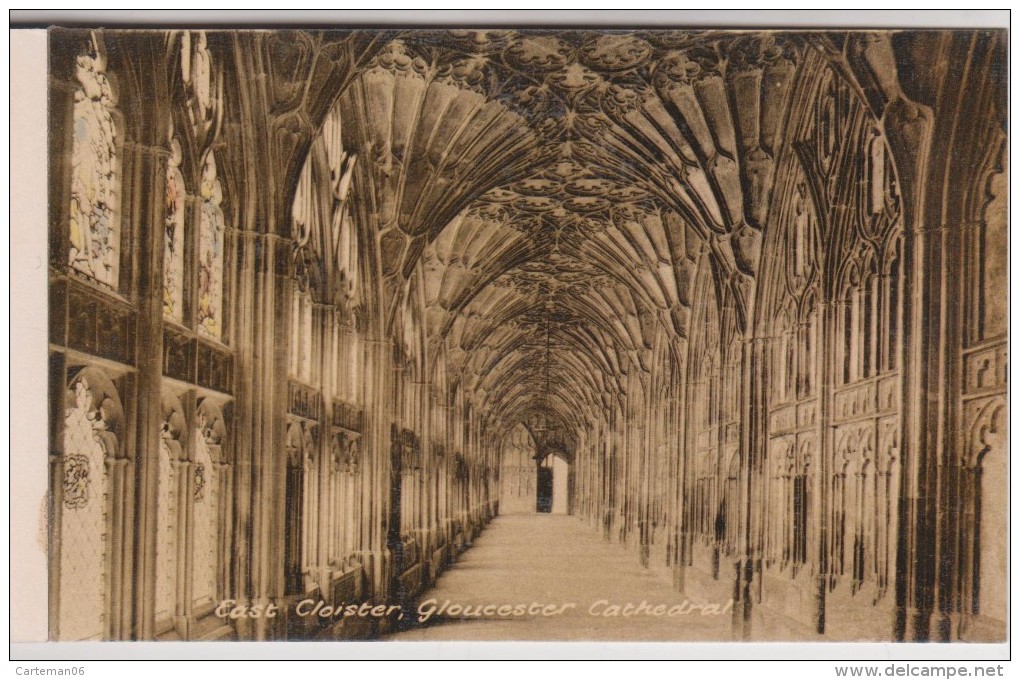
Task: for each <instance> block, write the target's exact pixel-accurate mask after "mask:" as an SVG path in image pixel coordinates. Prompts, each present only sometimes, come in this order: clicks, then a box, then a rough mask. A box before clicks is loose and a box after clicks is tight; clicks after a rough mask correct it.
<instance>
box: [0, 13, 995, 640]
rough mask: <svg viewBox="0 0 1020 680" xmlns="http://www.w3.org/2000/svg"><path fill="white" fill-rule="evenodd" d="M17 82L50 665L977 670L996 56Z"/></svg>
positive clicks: (986, 562) (236, 51) (215, 62)
mask: <svg viewBox="0 0 1020 680" xmlns="http://www.w3.org/2000/svg"><path fill="white" fill-rule="evenodd" d="M46 53H47V60H48V74H49V77H48V81H47V83H46V88H45V89H46V92H45V98H46V107H47V108H46V110H47V113H46V114H45V115H46V125H47V129H48V136H47V139H48V160H47V161H46V163H47V165H46V172H47V173H48V182H47V189H46V190H47V196H46V201H47V203H48V232H47V242H48V246H47V249H48V288H47V302H46V304H47V309H48V311H47V312H46V314H47V324H48V331H47V332H48V337H47V347H48V365H47V371H48V383H47V384H48V392H47V397H46V401H47V403H48V413H47V416H46V418H47V421H48V423H49V427H48V431H47V437H48V446H49V456H48V468H47V472H46V475H47V479H46V482H45V484H46V495H45V499H39V498H34V499H33V500H32V501H31V507H32V508H33V510H34V508H37V507H41V511H40V513H39V516H40V518H41V519H40V520H39V522H40V528H39V531H38V534H39V536H38V540H36V538H35V537H34V536H33V537H32V539H31V541H30V544H29V549H30V550H32V551H35V552H37V553H38V554H39V558H38V560H39V562H38V563H39V564H45V571H46V576H45V578H44V579H43V581H42V582H43V583H44V584H45V585H44V588H45V590H46V592H45V594H44V596H43V601H44V602H45V603H46V605H45V607H46V609H45V611H46V616H45V626H46V634H45V637H46V639H48V640H50V641H54V642H81V641H114V642H115V641H150V642H151V641H185V642H187V641H190V642H194V641H260V642H261V641H271V642H276V641H322V642H334V643H336V642H348V641H350V642H357V641H386V642H418V641H421V642H435V641H502V642H506V641H518V642H519V641H574V642H603V641H605V642H711V643H729V644H732V645H734V646H739V645H740V643H746V642H854V643H856V642H907V643H909V642H956V643H1002V642H1005V641H1006V640H1007V628H1008V620H1009V619H1008V610H1007V607H1008V581H1009V579H1008V567H1007V565H1008V562H1009V554H1008V553H1009V551H1008V546H1009V534H1008V529H1009V494H1008V481H1009V480H1008V462H1007V457H1008V434H1007V425H1008V399H1007V372H1008V366H1007V356H1008V344H1007V338H1008V310H1007V302H1008V254H1007V253H1008V250H1007V187H1008V174H1007V173H1008V163H1007V149H1008V141H1009V139H1008V110H1007V65H1008V64H1007V32H1006V31H1005V30H999V29H962V28H955V29H945V30H941V29H940V30H914V29H895V30H877V29H868V30H860V29H837V28H827V29H817V30H814V29H813V30H804V29H802V28H797V27H791V28H789V29H785V28H781V27H775V26H770V27H768V30H766V29H750V28H741V29H739V30H736V29H726V28H705V27H694V28H689V27H688V28H683V27H645V28H629V27H597V26H596V27H587V28H573V27H566V26H562V27H561V26H553V27H545V28H535V27H527V26H520V27H515V26H512V25H507V26H500V27H495V28H494V27H488V28H486V27H481V28H474V27H463V26H461V27H436V26H432V27H424V26H423V27H418V28H414V27H408V26H375V27H368V26H348V27H339V26H301V27H297V26H293V27H283V26H277V27H272V28H255V29H252V28H227V27H223V26H216V27H213V26H210V27H206V28H201V27H197V26H194V25H193V26H189V27H187V28H179V27H174V26H165V27H159V28H137V27H136V28H99V27H88V26H81V25H78V26H71V27H67V28H59V27H53V28H50V29H49V30H48V33H47V48H46ZM37 115H38V116H42V113H41V112H39V113H38V114H37ZM40 162H41V161H40ZM39 224H40V228H42V227H41V224H42V223H41V222H40V223H39ZM40 422H42V419H41V416H40ZM36 457H37V458H39V460H40V461H41V460H42V458H41V456H36ZM16 484H17V479H16V478H12V485H16ZM40 504H41V505H40ZM40 578H43V577H42V576H40ZM14 585H15V587H17V584H14ZM17 629H18V621H17V619H16V617H15V620H14V621H13V625H12V631H13V634H14V637H15V639H17V637H18V635H17Z"/></svg>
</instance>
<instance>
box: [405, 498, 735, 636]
mask: <svg viewBox="0 0 1020 680" xmlns="http://www.w3.org/2000/svg"><path fill="white" fill-rule="evenodd" d="M704 595H705V594H704V593H701V594H698V595H691V594H688V595H682V594H679V593H677V592H676V590H675V589H674V588H673V586H672V583H671V577H670V573H669V570H666V569H661V570H660V569H655V568H650V569H649V568H644V567H642V566H641V564H640V562H639V561H638V560H637V559H635V556H634V553H633V551H630V550H627V549H626V548H625V547H624V546H621V545H620V544H619V543H616V542H608V541H605V540H603V538H602V536H601V535H599V534H598V533H597V532H596V530H595V528H594V527H591V526H589V525H587V524H586V523H584V522H583V521H581V520H579V519H578V518H576V517H571V516H566V515H549V514H541V513H534V514H514V515H501V516H498V517H496V518H495V519H494V520H493V521H492V522H491V523H490V524H489V526H488V527H487V528H486V529H485V531H484V532H482V534H481V535H480V536H479V537H478V538H477V539H476V541H475V543H474V545H473V546H472V547H471V548H469V549H468V550H467V551H466V552H465V553H464V554H463V556H462V557H461V559H460V560H459V561H458V562H457V563H456V564H455V565H454V566H452V567H451V568H450V569H449V571H447V572H445V573H444V574H443V575H441V576H440V577H439V579H438V581H437V583H436V586H435V587H434V588H432V589H430V590H427V591H426V592H425V593H423V594H422V595H421V596H420V597H419V607H418V608H417V609H416V611H415V612H414V616H413V617H411V618H412V626H411V627H409V628H408V629H407V630H404V631H402V632H398V633H395V634H393V635H392V636H390V637H389V639H393V640H399V641H402V642H417V641H438V640H571V641H617V642H626V641H644V642H649V641H678V640H684V641H719V640H729V639H730V638H731V621H732V611H733V606H732V604H730V603H729V600H728V599H727V600H724V601H719V600H717V599H716V598H711V597H708V598H706V597H705V596H704ZM446 602H449V604H448V605H447V607H446V609H450V608H452V607H453V606H454V605H460V606H461V607H463V608H464V612H463V613H460V614H459V616H448V615H446V614H445V611H444V613H443V614H440V613H439V611H440V607H442V606H443V605H444V603H446ZM642 602H645V603H646V604H647V605H648V606H647V607H644V608H641V607H640V605H641V604H642ZM628 604H631V605H632V608H631V609H627V610H626V611H627V612H628V613H630V612H635V613H630V615H625V614H624V608H625V607H626V606H627V605H628ZM486 605H496V611H495V612H494V613H490V614H489V615H486V614H485V612H484V609H483V610H482V611H481V612H479V607H482V608H484V607H485V606H486ZM505 605H511V606H513V607H516V608H517V610H518V611H520V608H521V606H522V605H526V606H527V607H528V608H532V605H541V607H538V606H536V607H534V608H533V610H534V611H536V612H538V613H535V614H530V613H528V614H525V615H523V616H517V615H515V614H514V613H512V612H511V613H510V614H509V615H504V616H500V615H499V607H501V606H505ZM571 605H573V606H571ZM655 607H660V609H659V611H660V614H659V615H658V616H656V615H655V614H654V611H655ZM547 608H548V609H547ZM639 608H640V609H639ZM670 610H672V616H671V615H670ZM433 611H434V613H432V612H433ZM454 611H455V612H456V611H457V610H456V609H454ZM491 611H492V609H491V608H490V612H491ZM504 611H506V610H504ZM545 611H548V612H549V613H548V614H544V613H543V612H545ZM430 613H431V616H428V618H427V619H426V621H425V622H424V623H423V624H420V625H417V620H418V619H419V618H421V617H422V616H427V615H428V614H430ZM479 614H481V615H479Z"/></svg>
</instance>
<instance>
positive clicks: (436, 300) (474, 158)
mask: <svg viewBox="0 0 1020 680" xmlns="http://www.w3.org/2000/svg"><path fill="white" fill-rule="evenodd" d="M812 52H817V49H816V48H814V47H811V46H809V45H806V44H805V43H803V42H802V41H801V39H800V38H799V37H797V36H795V35H783V34H761V33H758V34H754V35H751V34H747V35H743V34H739V33H732V32H730V33H726V34H722V33H714V32H669V31H667V32H654V31H646V32H633V33H605V32H599V33H595V32H585V31H579V32H556V33H555V34H554V33H545V32H515V31H469V30H458V31H449V32H435V33H414V34H408V35H406V36H400V37H398V38H397V39H394V40H392V41H391V42H389V43H388V44H387V45H385V46H384V47H382V48H381V50H380V51H379V53H378V54H377V55H376V56H375V57H374V58H373V60H372V62H371V63H370V64H369V65H368V68H366V69H365V70H364V71H363V72H362V73H361V74H360V75H359V76H358V77H356V78H355V80H354V82H353V84H352V87H350V88H349V89H348V90H347V91H346V92H345V93H344V94H343V95H342V96H341V99H340V101H339V106H340V110H341V115H342V117H343V118H344V119H345V120H346V121H355V122H356V125H353V126H349V127H347V128H345V146H348V147H349V148H355V149H359V150H360V151H361V153H362V157H363V158H365V159H366V160H365V161H364V162H365V164H366V165H367V166H368V172H365V173H364V174H363V175H362V176H361V183H360V191H361V193H362V195H363V196H366V197H367V198H368V200H367V201H366V205H367V206H368V207H367V208H366V209H365V211H366V212H365V217H366V219H369V220H373V221H374V223H375V224H374V226H375V228H376V233H378V234H379V244H380V245H379V248H380V255H381V261H382V268H383V276H384V277H385V289H386V294H387V299H388V300H389V303H390V309H389V310H386V313H387V314H388V315H389V317H390V318H393V317H394V316H395V314H396V312H397V309H398V308H399V306H400V305H401V304H402V303H403V302H406V300H407V299H408V293H407V290H408V289H409V285H408V281H409V280H410V281H411V285H420V286H423V287H424V290H423V291H422V292H423V294H424V299H425V302H426V306H427V308H426V318H425V319H424V324H425V325H426V336H427V338H428V342H429V343H430V345H431V346H432V348H433V349H436V348H439V347H441V346H442V347H445V349H446V356H447V366H446V368H447V370H448V371H449V375H451V376H455V377H454V378H453V379H452V380H453V381H454V382H457V383H459V384H460V386H461V387H462V388H463V389H464V390H465V391H466V392H467V393H469V394H471V395H472V399H474V403H476V404H477V405H478V407H479V408H480V409H481V410H482V411H484V412H487V413H489V414H491V416H492V418H493V419H494V420H495V421H498V422H501V423H503V424H504V426H505V427H510V426H512V424H513V423H515V422H519V421H523V422H533V421H535V420H536V418H538V419H551V421H552V422H553V423H554V426H553V428H552V429H558V430H561V431H563V432H568V431H573V430H575V429H576V428H577V427H579V426H581V425H582V424H583V423H584V422H586V421H588V422H592V421H594V420H595V418H594V417H591V415H592V414H593V409H599V408H603V407H606V406H608V405H609V402H610V401H612V400H613V399H614V398H615V397H617V396H619V395H621V394H623V393H624V392H625V391H626V389H627V379H628V377H631V378H633V377H634V376H637V378H638V379H644V378H643V375H644V374H645V373H646V372H647V370H648V368H649V362H650V361H651V354H652V350H653V347H654V346H655V345H656V337H657V335H661V336H662V337H664V338H666V341H667V342H670V343H675V342H677V341H679V342H683V341H684V339H685V338H686V337H687V336H688V334H689V332H690V328H689V324H690V320H691V318H693V317H692V314H691V309H690V307H691V304H692V288H693V285H694V281H695V278H696V276H697V271H698V269H699V267H700V268H705V267H709V266H711V268H712V269H713V271H714V272H715V274H714V277H715V280H716V281H718V282H719V286H720V287H721V288H724V289H726V291H727V292H728V293H727V294H732V295H733V299H734V300H736V305H737V307H738V308H741V309H742V311H744V312H746V305H748V304H749V302H750V301H749V300H748V296H749V294H750V293H749V291H750V290H751V285H750V281H751V280H752V279H753V277H754V275H755V273H756V271H757V268H758V257H759V250H760V244H761V241H762V236H761V231H762V229H763V228H764V225H765V220H766V216H767V211H768V206H769V198H770V197H769V192H770V188H771V182H772V178H773V175H774V168H775V165H776V158H777V155H778V154H779V153H780V152H781V149H780V147H781V144H782V143H781V140H782V137H783V133H784V123H785V121H786V119H787V118H788V116H789V111H788V109H789V106H790V101H791V91H792V90H793V89H794V87H795V82H796V79H797V74H798V68H799V66H801V65H803V63H804V62H805V61H806V60H809V59H811V58H812ZM813 58H815V59H817V58H818V56H817V54H815V55H814V57H813ZM348 137H349V138H348ZM356 181H357V180H356ZM709 263H711V264H709ZM419 266H421V267H422V271H423V274H424V276H421V277H420V278H419V279H415V278H414V277H413V276H412V273H413V272H414V271H415V269H416V268H417V267H419ZM415 281H420V283H418V284H415V283H414V282H415ZM430 355H434V353H430Z"/></svg>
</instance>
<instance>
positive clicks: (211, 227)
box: [198, 152, 224, 340]
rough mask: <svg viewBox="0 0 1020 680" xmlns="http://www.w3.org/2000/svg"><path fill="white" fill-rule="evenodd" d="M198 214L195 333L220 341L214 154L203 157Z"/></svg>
mask: <svg viewBox="0 0 1020 680" xmlns="http://www.w3.org/2000/svg"><path fill="white" fill-rule="evenodd" d="M199 199H200V200H201V205H200V208H199V215H198V234H199V236H198V239H199V240H198V332H199V333H200V334H201V335H204V336H206V337H209V338H214V339H216V340H219V339H220V337H221V336H222V333H223V235H224V224H223V222H224V220H223V210H222V209H221V208H220V202H221V201H222V200H223V190H222V188H221V186H220V180H219V177H218V176H217V170H216V157H215V156H214V155H213V153H212V152H209V153H208V154H207V155H206V157H205V166H204V168H203V170H202V182H201V185H200V187H199Z"/></svg>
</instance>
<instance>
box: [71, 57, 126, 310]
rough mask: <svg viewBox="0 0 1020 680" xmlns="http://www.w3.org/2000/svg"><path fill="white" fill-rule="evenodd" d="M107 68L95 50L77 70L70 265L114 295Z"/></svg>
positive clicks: (113, 152)
mask: <svg viewBox="0 0 1020 680" xmlns="http://www.w3.org/2000/svg"><path fill="white" fill-rule="evenodd" d="M105 67H106V60H105V58H104V57H103V56H101V55H100V54H99V51H98V49H97V48H96V46H95V44H93V46H92V50H91V52H90V53H89V54H85V55H82V56H79V57H78V59H77V61H76V65H75V76H76V78H77V80H78V84H79V88H78V90H77V91H76V92H75V94H74V111H73V117H74V137H73V142H72V150H71V204H70V214H69V219H68V229H69V232H70V233H69V237H70V244H69V252H68V261H69V264H70V266H71V267H72V268H73V269H74V270H76V271H78V272H80V273H81V274H84V275H85V276H87V277H88V278H90V279H92V280H93V281H96V282H97V283H100V284H102V285H104V286H106V287H108V288H110V289H114V290H116V289H117V278H118V275H119V261H118V259H119V257H120V229H119V228H118V225H117V200H118V196H117V146H116V140H117V128H116V125H115V124H114V120H113V116H112V114H111V109H112V108H113V105H114V101H113V91H112V88H111V87H110V81H109V79H108V78H107V77H106V74H105V73H104V69H105Z"/></svg>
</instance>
